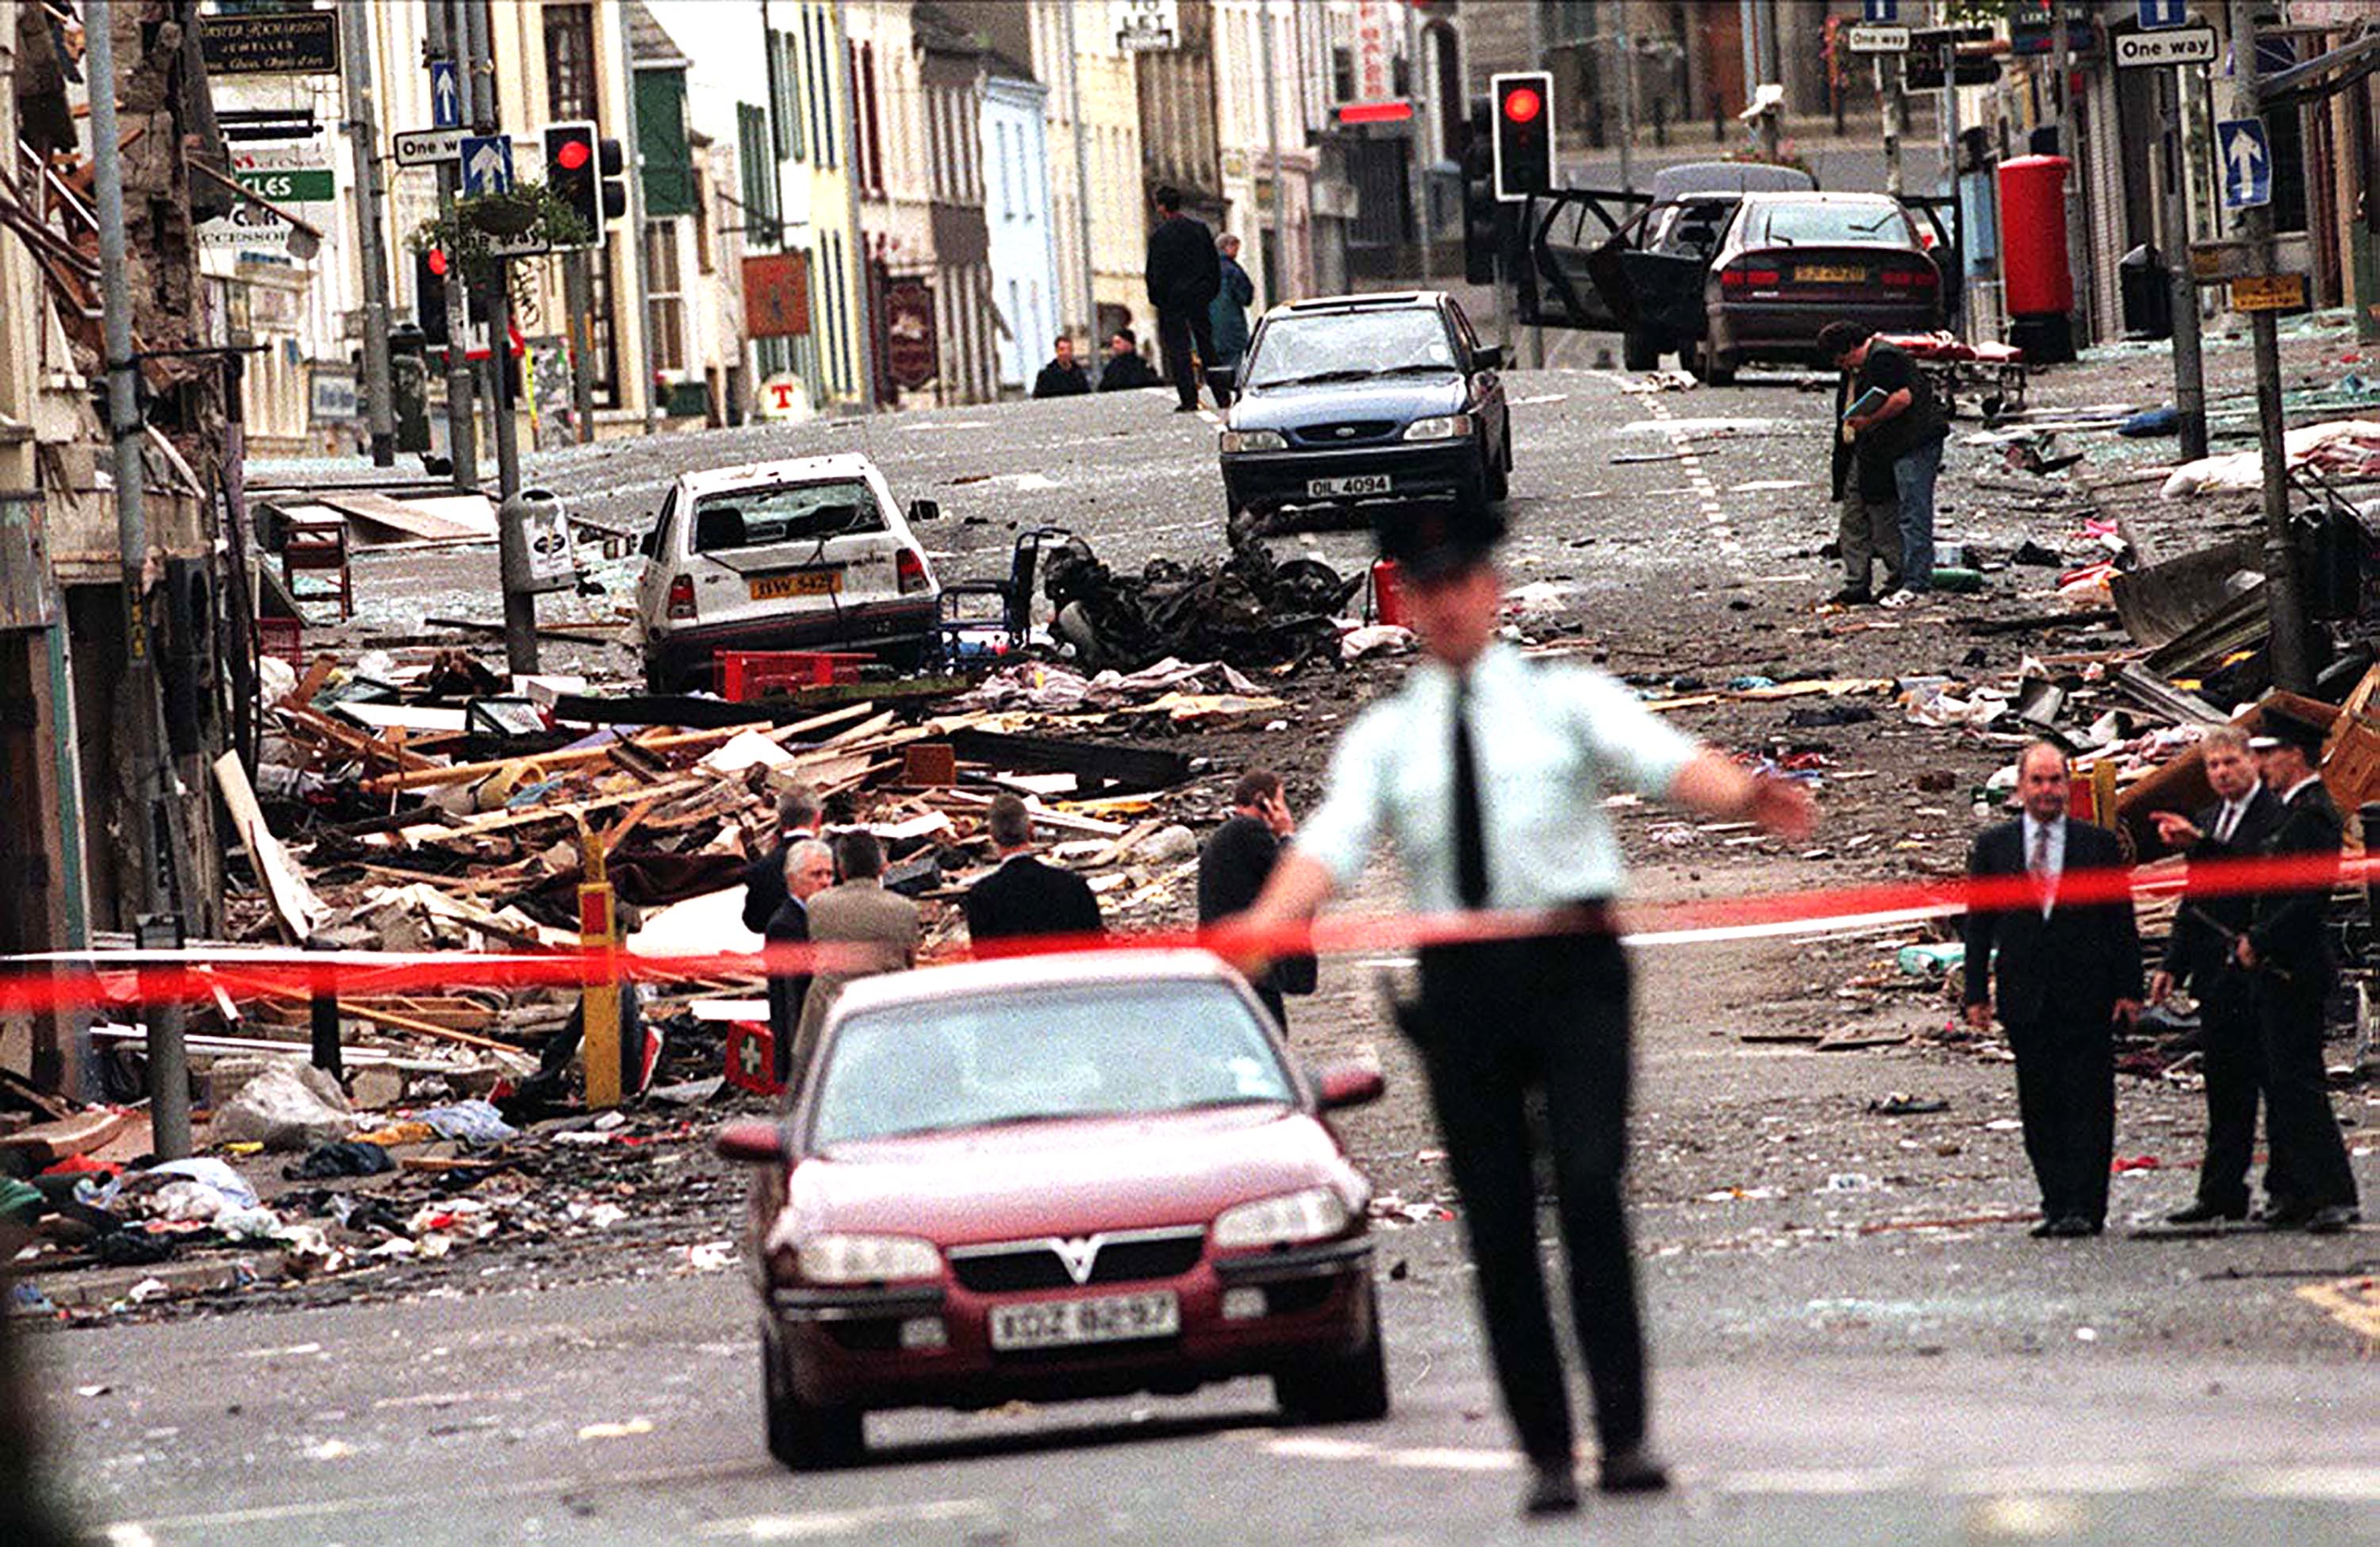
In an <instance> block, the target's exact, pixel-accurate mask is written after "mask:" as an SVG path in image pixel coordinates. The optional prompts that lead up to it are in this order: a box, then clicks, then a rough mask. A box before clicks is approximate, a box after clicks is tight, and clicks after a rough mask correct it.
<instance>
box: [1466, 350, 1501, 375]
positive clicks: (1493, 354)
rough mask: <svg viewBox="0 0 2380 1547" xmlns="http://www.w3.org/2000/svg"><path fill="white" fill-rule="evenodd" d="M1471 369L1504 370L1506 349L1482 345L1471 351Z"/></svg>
mask: <svg viewBox="0 0 2380 1547" xmlns="http://www.w3.org/2000/svg"><path fill="white" fill-rule="evenodd" d="M1471 369H1473V370H1474V371H1501V370H1503V369H1504V347H1503V346H1502V345H1500V344H1482V345H1480V346H1479V347H1477V348H1475V349H1474V350H1472V351H1471Z"/></svg>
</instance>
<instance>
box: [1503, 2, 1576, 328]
mask: <svg viewBox="0 0 2380 1547" xmlns="http://www.w3.org/2000/svg"><path fill="white" fill-rule="evenodd" d="M1545 12H1546V8H1545V6H1542V5H1538V4H1536V3H1535V0H1532V3H1531V5H1530V6H1529V68H1531V69H1533V70H1541V69H1544V68H1545V67H1546V15H1545ZM1553 105H1554V104H1552V103H1548V104H1546V123H1547V125H1548V128H1550V129H1551V130H1552V138H1553V143H1552V144H1550V145H1548V147H1547V150H1548V159H1549V160H1550V161H1551V162H1552V164H1553V178H1554V186H1556V187H1557V188H1559V187H1560V186H1561V180H1562V172H1561V138H1560V133H1561V131H1560V128H1559V127H1557V126H1559V124H1560V116H1559V115H1558V114H1556V113H1555V112H1554V110H1553ZM1535 207H1536V206H1535V205H1534V203H1531V202H1526V201H1524V203H1523V204H1522V205H1521V215H1520V217H1519V218H1520V226H1521V261H1522V262H1524V263H1525V262H1531V261H1532V259H1531V257H1530V254H1529V251H1528V247H1529V222H1528V213H1529V211H1530V210H1532V209H1534V208H1535ZM1499 262H1501V260H1499ZM1513 277H1514V276H1513V275H1512V274H1507V273H1501V272H1500V273H1499V274H1497V275H1496V308H1497V311H1496V315H1497V321H1498V324H1499V326H1500V328H1502V330H1503V331H1504V333H1505V335H1506V339H1505V344H1504V363H1505V364H1506V365H1508V366H1509V365H1511V364H1512V341H1511V336H1510V335H1511V326H1510V324H1508V323H1504V322H1503V317H1504V309H1505V308H1506V307H1508V306H1510V305H1511V304H1512V302H1511V300H1510V299H1509V298H1508V292H1509V291H1510V290H1511V288H1512V281H1513ZM1529 363H1530V364H1531V365H1533V366H1535V367H1536V368H1537V369H1539V370H1543V369H1545V363H1546V328H1545V324H1544V323H1530V324H1529Z"/></svg>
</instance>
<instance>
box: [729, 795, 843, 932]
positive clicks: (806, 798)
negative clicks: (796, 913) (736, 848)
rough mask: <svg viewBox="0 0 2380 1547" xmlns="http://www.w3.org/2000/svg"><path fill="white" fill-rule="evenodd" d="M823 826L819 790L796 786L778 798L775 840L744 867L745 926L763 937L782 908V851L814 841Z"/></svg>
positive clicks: (783, 857) (783, 891)
mask: <svg viewBox="0 0 2380 1547" xmlns="http://www.w3.org/2000/svg"><path fill="white" fill-rule="evenodd" d="M825 825H826V807H825V805H824V804H823V803H822V802H820V799H819V798H818V791H816V790H814V789H812V788H810V786H807V785H795V786H794V787H793V788H791V789H789V790H787V791H785V793H784V794H783V795H781V796H779V797H778V798H777V841H776V842H775V843H772V844H771V845H770V846H769V847H767V848H765V849H762V850H761V851H760V853H759V855H758V856H756V857H755V858H754V859H753V860H752V862H751V863H750V864H748V865H747V866H745V867H744V927H745V928H746V929H747V930H750V931H751V932H753V933H754V934H766V933H768V932H769V920H771V919H774V918H775V917H776V916H777V909H779V908H781V907H784V906H785V851H786V850H788V849H790V848H792V847H794V846H795V844H797V843H799V842H801V841H802V840H803V839H804V838H815V837H817V836H818V835H819V830H820V828H822V827H824V826H825Z"/></svg>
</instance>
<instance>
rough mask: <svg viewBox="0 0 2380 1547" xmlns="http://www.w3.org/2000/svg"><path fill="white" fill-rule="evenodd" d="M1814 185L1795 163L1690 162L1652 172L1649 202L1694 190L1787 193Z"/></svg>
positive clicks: (1663, 199) (1677, 197)
mask: <svg viewBox="0 0 2380 1547" xmlns="http://www.w3.org/2000/svg"><path fill="white" fill-rule="evenodd" d="M1817 186H1818V183H1817V179H1816V178H1815V177H1811V176H1810V174H1808V173H1807V172H1804V171H1803V170H1802V169H1801V168H1800V167H1798V166H1778V165H1774V164H1770V163H1767V162H1760V161H1690V162H1686V163H1683V164H1681V165H1677V166H1664V167H1662V168H1661V169H1660V170H1659V171H1658V172H1656V173H1654V174H1653V201H1654V202H1655V203H1660V202H1662V201H1666V200H1671V199H1683V198H1688V197H1691V196H1692V195H1694V194H1697V193H1752V192H1790V191H1792V190H1796V189H1815V188H1816V187H1817Z"/></svg>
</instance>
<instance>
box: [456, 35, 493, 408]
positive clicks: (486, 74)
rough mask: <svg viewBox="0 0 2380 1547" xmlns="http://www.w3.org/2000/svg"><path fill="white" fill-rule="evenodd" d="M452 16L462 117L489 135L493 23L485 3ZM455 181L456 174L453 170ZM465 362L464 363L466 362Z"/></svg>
mask: <svg viewBox="0 0 2380 1547" xmlns="http://www.w3.org/2000/svg"><path fill="white" fill-rule="evenodd" d="M455 15H456V18H457V19H459V20H460V21H461V22H462V24H463V25H462V33H463V56H462V58H461V60H460V61H458V63H459V64H460V66H461V68H460V69H458V70H457V71H456V72H455V73H456V75H457V77H458V78H459V79H461V81H462V83H463V117H464V121H465V122H467V123H468V124H469V125H470V126H471V128H472V130H473V132H475V133H479V134H491V133H493V132H494V131H495V128H496V76H495V70H496V58H495V37H494V26H493V20H492V18H491V17H490V16H489V14H488V0H455ZM457 177H458V178H459V177H460V172H459V169H458V171H457ZM488 305H489V311H488V363H487V376H486V378H485V380H484V381H483V382H482V383H481V396H482V397H483V399H484V400H485V402H486V403H487V405H488V438H487V442H486V444H487V445H490V446H495V445H497V444H498V442H499V441H500V439H501V437H502V435H503V433H504V430H503V418H502V414H501V412H500V411H499V409H498V408H497V406H496V395H497V390H498V387H499V386H500V384H499V383H498V382H497V380H496V376H497V373H498V372H500V371H501V370H502V369H503V359H504V356H503V354H502V352H501V351H502V348H503V346H502V343H501V342H500V341H501V340H502V338H503V336H504V335H503V334H502V333H500V332H499V331H498V330H497V327H496V323H495V311H494V305H495V303H494V299H493V298H490V300H489V303H488ZM466 363H468V361H467V362H466Z"/></svg>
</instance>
